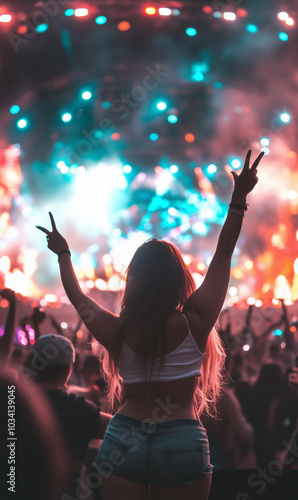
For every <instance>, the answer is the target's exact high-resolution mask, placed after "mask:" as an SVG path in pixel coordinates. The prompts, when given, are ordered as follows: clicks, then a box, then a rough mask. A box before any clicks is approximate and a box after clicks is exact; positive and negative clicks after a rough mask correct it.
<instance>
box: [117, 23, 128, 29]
mask: <svg viewBox="0 0 298 500" xmlns="http://www.w3.org/2000/svg"><path fill="white" fill-rule="evenodd" d="M117 28H118V30H119V31H128V30H129V29H130V24H129V23H128V22H127V21H121V23H119V24H118V26H117Z"/></svg>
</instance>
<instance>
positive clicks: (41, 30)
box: [35, 23, 49, 33]
mask: <svg viewBox="0 0 298 500" xmlns="http://www.w3.org/2000/svg"><path fill="white" fill-rule="evenodd" d="M48 29H49V25H48V24H45V23H43V24H39V25H38V26H36V28H35V31H37V33H45V31H48Z"/></svg>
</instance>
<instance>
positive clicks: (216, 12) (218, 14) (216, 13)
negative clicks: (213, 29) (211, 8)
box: [213, 10, 222, 19]
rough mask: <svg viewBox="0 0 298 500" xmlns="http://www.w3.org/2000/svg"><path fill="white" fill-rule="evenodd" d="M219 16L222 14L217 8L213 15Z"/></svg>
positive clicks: (218, 17) (217, 17)
mask: <svg viewBox="0 0 298 500" xmlns="http://www.w3.org/2000/svg"><path fill="white" fill-rule="evenodd" d="M221 16H222V14H221V12H219V11H218V10H216V11H215V12H213V17H215V18H216V19H220V18H221Z"/></svg>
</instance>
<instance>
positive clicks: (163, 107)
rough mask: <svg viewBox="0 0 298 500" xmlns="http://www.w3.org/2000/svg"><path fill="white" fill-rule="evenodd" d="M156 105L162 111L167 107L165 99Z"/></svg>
mask: <svg viewBox="0 0 298 500" xmlns="http://www.w3.org/2000/svg"><path fill="white" fill-rule="evenodd" d="M156 107H157V109H159V110H160V111H163V110H164V109H166V108H167V105H166V103H165V102H164V101H160V102H158V103H157V104H156Z"/></svg>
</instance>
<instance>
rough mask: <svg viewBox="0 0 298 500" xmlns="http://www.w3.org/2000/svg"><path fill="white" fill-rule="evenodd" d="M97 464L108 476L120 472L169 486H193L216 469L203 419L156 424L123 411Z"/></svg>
mask: <svg viewBox="0 0 298 500" xmlns="http://www.w3.org/2000/svg"><path fill="white" fill-rule="evenodd" d="M94 466H95V467H96V468H97V469H98V471H99V474H100V475H102V476H103V477H104V478H107V477H109V476H111V475H116V476H121V477H124V478H126V479H129V480H130V481H134V482H137V483H146V484H153V485H156V486H159V487H168V488H169V487H171V488H173V487H180V486H187V485H190V484H192V483H193V482H195V481H196V480H198V479H200V478H202V477H204V476H206V475H208V474H211V473H212V470H213V466H212V465H210V453H209V443H208V438H207V433H206V429H205V428H204V426H203V425H202V424H201V422H200V421H199V420H194V419H176V420H170V421H168V422H162V423H157V424H156V423H153V422H146V421H142V420H137V419H135V418H131V417H128V416H126V415H122V414H119V413H116V414H115V415H114V416H113V417H112V418H111V420H110V423H109V425H108V427H107V430H106V433H105V436H104V440H103V442H102V445H101V447H100V449H99V453H98V456H97V457H96V459H95V462H94Z"/></svg>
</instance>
